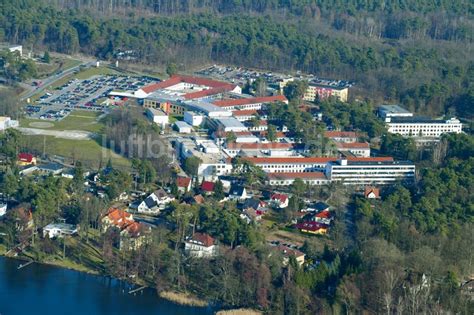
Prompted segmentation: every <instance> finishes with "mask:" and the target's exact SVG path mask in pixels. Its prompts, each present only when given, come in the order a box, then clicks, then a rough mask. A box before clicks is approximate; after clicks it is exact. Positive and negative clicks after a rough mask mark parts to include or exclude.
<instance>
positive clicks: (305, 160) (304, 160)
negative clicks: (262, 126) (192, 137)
mask: <svg viewBox="0 0 474 315" xmlns="http://www.w3.org/2000/svg"><path fill="white" fill-rule="evenodd" d="M242 159H243V160H246V161H248V162H251V163H253V164H313V163H318V164H319V163H320V164H324V163H329V162H335V161H337V160H338V158H337V157H275V158H267V157H242ZM345 159H346V160H348V161H352V162H391V161H393V157H348V158H345Z"/></svg>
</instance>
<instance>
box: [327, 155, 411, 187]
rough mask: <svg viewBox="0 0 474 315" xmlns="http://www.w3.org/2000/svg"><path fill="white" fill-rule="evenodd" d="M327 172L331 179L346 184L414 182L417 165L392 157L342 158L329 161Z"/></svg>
mask: <svg viewBox="0 0 474 315" xmlns="http://www.w3.org/2000/svg"><path fill="white" fill-rule="evenodd" d="M325 173H326V176H327V178H328V179H329V180H331V181H342V182H343V184H345V185H371V184H379V185H380V184H393V183H395V182H397V181H402V182H413V181H414V180H415V165H414V164H413V163H411V162H408V161H394V160H393V159H392V158H370V159H355V160H354V159H353V160H347V159H341V160H338V161H335V162H330V163H328V164H327V166H326V171H325Z"/></svg>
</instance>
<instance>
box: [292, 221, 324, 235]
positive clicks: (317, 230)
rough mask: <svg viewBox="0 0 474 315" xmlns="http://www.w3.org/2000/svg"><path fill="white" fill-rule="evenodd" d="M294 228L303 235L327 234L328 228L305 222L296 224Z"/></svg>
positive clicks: (320, 224) (319, 224) (316, 223)
mask: <svg viewBox="0 0 474 315" xmlns="http://www.w3.org/2000/svg"><path fill="white" fill-rule="evenodd" d="M296 228H297V229H298V230H300V231H301V232H303V233H310V234H327V232H328V229H329V227H328V226H327V225H326V224H322V223H318V222H314V221H306V222H301V223H298V224H296Z"/></svg>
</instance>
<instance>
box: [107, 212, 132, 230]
mask: <svg viewBox="0 0 474 315" xmlns="http://www.w3.org/2000/svg"><path fill="white" fill-rule="evenodd" d="M133 222H134V220H133V215H132V214H131V213H128V212H126V211H124V210H121V209H118V208H110V209H109V210H108V211H107V213H106V214H105V215H104V216H103V217H102V220H101V223H102V232H105V231H107V230H108V229H109V227H112V226H114V227H116V228H118V229H119V230H122V229H124V228H125V227H126V226H127V225H129V224H131V223H133Z"/></svg>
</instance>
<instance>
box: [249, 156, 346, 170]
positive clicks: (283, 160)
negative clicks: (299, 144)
mask: <svg viewBox="0 0 474 315" xmlns="http://www.w3.org/2000/svg"><path fill="white" fill-rule="evenodd" d="M242 159H244V160H246V161H248V162H251V163H253V164H254V165H256V166H259V167H260V168H261V169H262V170H263V171H264V172H265V173H303V172H318V171H323V170H324V169H325V168H326V164H328V163H329V162H331V161H336V160H337V158H335V157H330V158H326V157H243V158H242Z"/></svg>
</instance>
